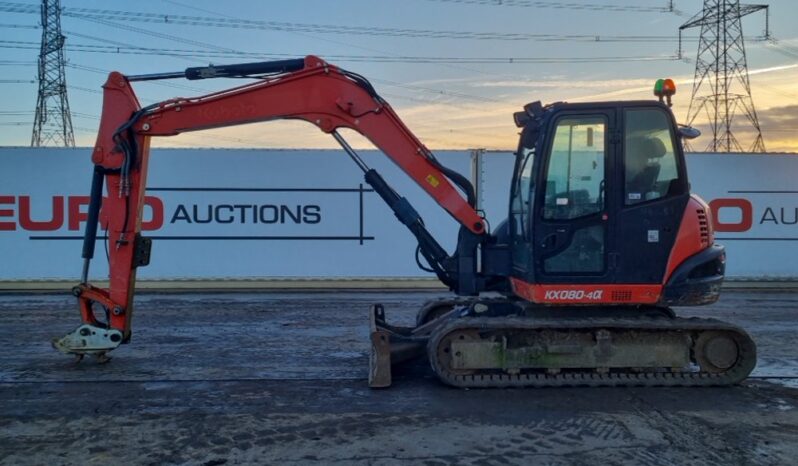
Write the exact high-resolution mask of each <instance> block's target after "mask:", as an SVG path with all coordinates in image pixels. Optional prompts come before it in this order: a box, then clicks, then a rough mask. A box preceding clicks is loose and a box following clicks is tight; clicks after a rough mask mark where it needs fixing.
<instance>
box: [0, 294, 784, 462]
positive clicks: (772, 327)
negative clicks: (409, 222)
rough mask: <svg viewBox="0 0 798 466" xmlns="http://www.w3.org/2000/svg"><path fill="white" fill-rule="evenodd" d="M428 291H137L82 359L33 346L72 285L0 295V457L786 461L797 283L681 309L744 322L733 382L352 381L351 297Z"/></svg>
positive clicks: (389, 299) (357, 353)
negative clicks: (746, 351)
mask: <svg viewBox="0 0 798 466" xmlns="http://www.w3.org/2000/svg"><path fill="white" fill-rule="evenodd" d="M439 296H440V294H439V293H426V292H396V291H392V292H385V293H375V292H369V293H358V292H314V293H307V292H297V293H224V294H197V293H195V294H179V295H178V294H141V295H139V296H138V297H137V303H136V305H137V309H136V312H135V315H134V332H135V333H134V337H133V341H132V342H131V344H130V345H125V346H123V347H121V348H120V349H118V350H116V351H115V352H114V353H113V360H112V361H111V362H110V363H108V364H105V365H98V364H96V363H94V362H93V361H89V360H86V361H84V362H82V363H80V364H75V363H73V362H72V360H71V359H69V358H68V357H65V356H63V355H60V354H58V353H56V352H55V351H53V350H52V349H51V348H50V345H49V340H50V338H51V337H53V336H56V335H60V334H63V333H66V332H67V331H69V330H71V329H72V328H74V327H75V326H76V325H77V324H78V315H77V309H76V306H75V303H74V298H71V297H70V296H68V295H66V294H64V295H0V345H2V347H4V348H6V350H5V351H3V353H2V355H0V463H2V464H9V465H21V464H48V465H50V464H74V465H90V464H198V465H221V464H251V463H258V464H277V463H279V464H306V463H322V464H335V463H341V464H399V463H406V462H412V463H414V464H454V463H456V464H486V465H487V464H545V465H582V464H584V465H593V464H605V465H612V464H632V465H648V464H652V465H653V464H657V465H660V464H673V465H680V466H681V465H685V464H702V465H713V464H717V465H730V464H731V465H733V464H746V465H749V464H750V465H771V464H795V462H796V458H798V409H797V408H798V355H797V354H796V348H797V347H798V346H797V345H796V343H797V342H798V331H796V330H798V324H796V322H798V318H796V317H798V294H796V293H788V292H753V291H751V292H744V291H728V292H726V293H725V294H724V296H723V297H722V299H721V301H720V302H719V303H717V304H715V305H713V306H710V307H705V308H693V309H683V310H678V313H679V314H680V315H684V316H688V315H702V316H712V317H718V318H720V319H722V320H726V321H730V322H733V323H736V324H738V325H740V326H742V327H744V328H746V329H747V330H748V331H749V332H750V333H751V335H752V336H753V337H754V339H755V340H756V342H757V344H758V347H759V356H760V357H759V365H758V367H757V369H756V371H755V372H754V374H753V376H752V377H751V378H750V379H748V380H747V381H746V382H745V383H743V384H742V385H741V386H737V387H730V388H697V389H685V388H679V389H665V388H655V389H643V388H628V389H610V388H599V389H588V388H570V389H536V390H535V389H528V390H457V389H452V388H449V387H446V386H443V385H441V384H440V383H439V382H438V381H437V379H435V377H434V375H433V374H432V373H431V372H430V371H429V370H428V369H427V368H426V367H424V366H416V367H413V368H411V369H409V370H407V371H405V372H404V373H403V374H400V375H399V376H398V377H396V379H395V383H394V386H393V387H392V388H391V389H388V390H369V389H368V388H367V384H366V373H367V366H368V360H367V351H368V343H367V341H368V340H367V334H368V329H367V320H366V316H367V310H368V307H369V305H370V304H372V303H375V302H382V303H384V304H385V306H386V312H387V314H388V319H389V320H390V321H392V322H398V323H405V324H409V323H410V322H411V321H412V319H413V317H414V315H415V312H416V309H418V307H419V306H420V305H421V303H423V302H424V301H426V300H428V299H432V298H435V297H439Z"/></svg>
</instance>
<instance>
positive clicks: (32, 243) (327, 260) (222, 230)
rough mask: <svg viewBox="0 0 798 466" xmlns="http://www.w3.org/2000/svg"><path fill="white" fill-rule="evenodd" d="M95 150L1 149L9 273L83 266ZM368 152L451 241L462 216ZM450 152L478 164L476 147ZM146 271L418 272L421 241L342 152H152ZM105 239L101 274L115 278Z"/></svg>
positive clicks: (179, 274)
mask: <svg viewBox="0 0 798 466" xmlns="http://www.w3.org/2000/svg"><path fill="white" fill-rule="evenodd" d="M89 154H90V151H89V150H88V149H74V150H67V149H59V150H53V149H24V148H13V149H2V150H0V254H2V257H3V258H4V259H3V265H2V267H0V280H41V279H69V278H75V277H77V276H79V273H80V267H81V259H80V253H81V244H82V243H81V238H82V235H83V229H84V226H85V217H86V214H85V212H86V210H87V204H88V198H87V194H88V191H89V186H90V180H91V162H90V160H89ZM363 157H364V159H365V160H366V162H367V163H368V164H369V165H370V166H372V167H374V168H376V169H378V170H379V171H380V172H381V173H383V175H384V177H385V178H386V179H387V180H388V182H389V183H391V184H392V185H393V186H394V188H395V189H396V190H397V191H398V192H400V193H402V194H404V195H406V196H408V197H409V198H411V199H412V200H413V203H414V204H415V206H416V209H417V210H418V211H419V212H420V213H421V215H422V216H424V218H426V219H427V220H428V222H429V225H430V230H431V231H432V232H433V234H434V235H435V236H436V237H437V238H440V239H441V241H442V243H443V245H444V247H446V248H448V249H449V250H451V249H452V248H453V247H454V241H455V239H456V237H457V224H456V222H455V221H454V220H453V219H452V218H451V217H450V216H449V215H448V214H447V213H446V212H445V211H443V210H442V209H441V208H440V207H438V206H437V205H436V204H435V203H434V202H433V201H432V200H431V199H430V198H429V197H427V196H426V195H425V194H424V192H423V191H422V190H421V188H419V187H418V186H416V185H415V183H413V181H412V180H410V179H409V178H408V177H407V176H405V175H404V174H403V173H401V171H400V170H399V169H398V168H397V167H396V166H395V165H393V163H392V162H391V161H390V160H389V159H387V158H386V157H385V156H384V155H382V154H381V153H379V152H376V151H365V152H364V153H363ZM438 157H439V158H440V160H441V162H442V163H444V164H446V165H447V166H450V167H452V168H454V169H456V170H458V171H461V172H463V173H466V174H467V173H468V168H469V158H468V153H467V152H442V153H439V154H438ZM143 229H144V230H145V231H144V235H145V236H149V237H152V238H153V248H152V260H151V263H150V265H149V266H147V267H143V268H140V269H139V273H138V276H139V278H142V279H174V278H263V277H380V276H391V277H418V276H425V275H426V274H425V273H424V272H420V271H419V270H418V267H417V266H416V264H415V260H414V253H415V246H416V244H415V240H414V238H413V237H412V235H411V234H410V233H409V232H408V231H407V230H406V229H405V227H404V226H403V225H402V224H400V223H399V222H398V221H397V220H396V218H395V217H394V215H393V213H392V212H391V211H390V209H388V207H387V206H385V204H384V203H383V202H382V200H381V199H380V198H379V196H377V194H376V193H374V192H373V191H372V190H371V189H369V187H368V186H367V185H365V186H364V182H363V175H362V173H361V172H360V170H359V169H358V168H357V166H356V165H355V164H354V163H352V161H351V160H350V159H349V158H348V157H347V156H346V155H345V154H344V153H343V152H341V151H320V150H314V151H303V150H286V151H279V150H277V151H275V150H224V149H218V150H216V149H214V150H153V151H152V155H151V159H150V173H149V179H148V189H147V199H146V208H145V211H144V224H143ZM102 243H103V242H99V243H98V246H97V251H96V254H95V260H94V261H93V262H92V269H91V270H92V274H91V275H92V276H93V277H95V278H104V277H106V276H107V262H106V258H105V252H104V245H103V244H102Z"/></svg>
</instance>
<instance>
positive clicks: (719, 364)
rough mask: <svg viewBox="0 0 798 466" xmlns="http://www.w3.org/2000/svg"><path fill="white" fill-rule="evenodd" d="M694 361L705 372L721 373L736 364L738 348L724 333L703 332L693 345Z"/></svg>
mask: <svg viewBox="0 0 798 466" xmlns="http://www.w3.org/2000/svg"><path fill="white" fill-rule="evenodd" d="M694 351H695V353H694V354H695V360H696V362H697V363H698V365H699V366H701V369H702V370H704V371H707V372H712V373H719V372H723V371H725V370H727V369H729V368H730V367H732V366H734V365H735V364H736V363H737V359H738V358H739V356H740V348H739V346H738V345H737V342H736V341H735V339H734V337H733V336H732V335H730V334H728V333H726V332H717V331H716V332H704V333H702V334H701V335H700V336H699V337H698V340H696V343H695V350H694Z"/></svg>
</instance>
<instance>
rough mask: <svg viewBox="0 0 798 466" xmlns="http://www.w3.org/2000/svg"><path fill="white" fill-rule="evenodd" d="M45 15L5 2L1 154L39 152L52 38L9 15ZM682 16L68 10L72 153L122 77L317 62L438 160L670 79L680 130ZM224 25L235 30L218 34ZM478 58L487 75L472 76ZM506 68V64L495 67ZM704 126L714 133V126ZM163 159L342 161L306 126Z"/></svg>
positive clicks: (662, 7) (792, 121) (437, 7)
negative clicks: (385, 109)
mask: <svg viewBox="0 0 798 466" xmlns="http://www.w3.org/2000/svg"><path fill="white" fill-rule="evenodd" d="M39 3H40V2H38V1H31V0H17V1H16V2H0V11H3V13H2V19H0V34H2V38H0V70H2V71H3V72H4V77H3V79H0V99H1V100H0V101H2V102H3V105H2V109H0V146H27V145H29V144H30V139H31V131H32V122H33V119H34V110H35V107H36V93H37V85H36V79H37V76H36V73H37V69H36V59H37V55H38V48H39V46H38V43H39V41H40V39H41V29H38V28H37V24H38V22H39V17H38V15H37V14H30V13H14V12H11V11H10V10H20V8H18V6H19V5H20V4H27V5H33V6H38V5H39ZM669 3H670V2H668V1H665V0H640V1H634V0H589V1H581V2H580V1H576V0H571V1H568V2H553V1H532V0H503V1H502V0H403V1H398V0H395V1H387V0H260V1H256V0H238V1H235V0H229V1H226V2H220V1H210V0H157V1H156V0H142V1H138V2H122V1H109V0H104V1H97V0H62V6H63V7H64V8H65V16H63V17H62V29H63V34H64V36H66V49H65V55H66V60H67V68H66V79H67V85H68V96H69V104H70V107H71V111H72V121H73V126H74V131H75V140H76V144H77V145H78V146H92V145H93V144H94V139H95V137H96V130H97V127H98V125H99V114H100V110H101V105H102V95H101V93H100V92H99V91H100V89H101V86H102V84H103V82H104V81H105V76H106V75H107V73H108V72H109V71H111V70H116V71H120V72H122V73H123V74H130V75H133V74H146V73H158V72H168V71H182V70H183V69H185V68H187V67H193V66H203V65H207V64H211V63H212V64H223V63H240V62H247V61H261V60H270V59H281V58H289V57H302V56H304V55H308V54H313V55H319V56H321V57H322V58H324V59H326V60H327V61H329V62H331V63H334V64H337V65H339V66H341V67H342V68H346V69H348V70H351V71H354V72H357V73H359V74H361V75H363V76H365V77H367V78H368V79H369V80H370V81H371V82H372V83H373V84H374V86H375V88H376V89H377V91H378V92H379V93H380V94H381V95H382V96H383V97H384V98H385V99H386V100H387V101H389V102H390V103H391V105H392V106H393V107H394V109H395V110H396V111H397V113H398V114H399V116H400V117H401V118H402V119H403V120H404V121H405V123H406V124H407V126H408V127H409V128H410V129H411V130H412V131H413V132H415V133H416V135H417V136H418V137H419V138H420V139H421V140H422V142H424V143H425V144H426V145H427V146H428V147H430V148H431V149H472V148H487V149H501V150H506V149H514V148H515V147H516V145H517V132H518V130H517V128H516V127H515V125H514V124H513V119H512V114H513V112H515V111H519V110H521V108H522V107H523V105H524V104H526V103H528V102H531V101H535V100H540V101H542V102H544V103H550V102H555V101H571V102H583V101H591V100H594V101H601V100H625V99H650V98H653V96H652V89H653V85H654V82H655V81H656V80H657V79H658V78H665V77H671V78H673V79H674V80H675V81H676V83H677V87H678V92H677V95H676V96H675V98H674V107H673V109H674V113H675V114H676V117H677V120H679V121H680V122H685V120H686V118H687V112H688V107H689V104H690V94H691V88H692V83H693V75H694V70H695V58H696V53H697V49H698V42H697V36H698V33H699V30H698V29H692V30H687V31H685V40H684V42H683V57H682V58H681V59H680V58H679V57H678V56H677V52H678V48H679V45H678V28H679V26H680V25H681V24H683V23H685V22H686V21H687V20H688V19H690V17H692V16H693V15H694V14H695V13H697V12H698V11H699V10H700V9H701V5H702V2H701V1H698V0H676V1H674V2H673V7H674V8H673V10H672V11H670V10H669V8H668V5H669ZM769 4H770V34H771V36H772V38H773V40H771V41H766V40H763V39H762V37H763V34H764V29H765V14H764V13H763V12H758V13H754V14H752V15H750V16H748V17H746V18H744V20H743V30H744V32H745V35H746V50H747V57H748V66H749V70H750V82H751V90H752V94H753V98H754V103H755V108H756V111H757V114H758V116H759V121H760V124H761V127H762V132H763V136H764V139H765V146H766V147H767V150H768V151H770V152H798V134H796V130H798V26H796V25H795V24H796V21H795V19H796V18H798V2H795V1H790V0H773V1H771V2H769ZM23 10H24V8H23ZM100 10H106V12H105V13H98V12H99V11H100ZM108 11H111V12H112V13H108ZM119 12H122V13H119ZM138 13H154V14H156V15H161V16H156V17H153V16H152V15H150V16H147V15H144V16H142V15H140V14H138ZM98 14H104V15H106V16H105V17H98ZM109 14H110V15H111V16H112V17H113V19H109V16H108V15H109ZM170 17H171V19H170ZM187 17H194V19H189V18H187ZM153 18H154V19H153ZM144 19H147V21H143V20H144ZM242 19H243V20H253V21H260V22H262V23H258V24H251V25H250V26H248V27H246V28H244V27H241V25H242V23H241V22H240V21H236V20H242ZM223 21H227V23H225V24H227V25H228V26H229V25H231V24H232V25H237V26H238V27H227V26H225V27H223V26H219V25H218V24H220V22H223ZM186 22H190V23H194V24H183V23H186ZM209 24H216V25H215V26H214V25H209ZM629 36H633V37H629ZM242 53H246V55H245V56H244V55H242ZM398 57H413V58H412V59H410V60H408V59H406V58H398ZM465 58H467V59H477V60H476V61H477V62H468V63H464V60H463V59H465ZM453 59H454V60H453ZM497 59H500V61H501V62H500V63H499V62H492V63H484V61H486V60H493V61H499V60H497ZM510 59H512V60H510ZM511 61H512V62H511ZM240 84H241V81H240V80H235V81H231V80H221V79H217V80H206V81H192V82H188V81H184V80H172V81H161V82H157V83H146V82H141V83H135V90H136V93H137V95H138V96H139V99H140V101H141V102H142V104H145V105H146V104H149V103H153V102H157V101H160V100H165V99H168V98H172V97H177V96H180V97H192V96H197V95H202V94H205V93H208V92H211V91H214V90H218V89H223V88H227V87H232V86H237V85H240ZM743 119H744V117H742V116H738V117H737V120H736V121H740V122H741V123H743ZM697 126H699V127H702V124H701V119H699V120H697ZM345 135H346V136H347V138H348V139H350V142H351V143H352V144H353V145H354V146H355V147H358V148H365V147H371V146H370V144H369V143H368V141H366V140H365V139H363V138H361V137H359V136H358V135H356V134H354V133H350V132H347V133H345ZM736 135H737V136H738V139H740V142H741V144H742V145H743V147H746V148H747V147H748V146H750V144H751V142H752V141H753V140H752V139H751V138H752V134H751V132H750V130H748V129H747V125H743V126H741V127H740V128H739V129H738V130H736ZM708 142H709V141H708V139H707V137H706V136H705V137H702V138H701V139H699V140H697V141H696V142H695V144H694V146H695V147H696V148H697V149H703V147H704V146H705V145H706V144H707V143H708ZM153 146H154V147H247V148H333V147H338V146H337V144H336V142H335V141H334V140H332V139H331V138H330V136H328V135H326V134H323V133H322V132H320V131H319V130H318V129H316V128H315V127H313V126H311V125H310V124H308V123H304V122H297V121H292V122H288V121H274V122H264V123H256V124H250V125H244V126H238V127H232V128H222V129H215V130H209V131H203V132H195V133H186V134H182V135H179V136H174V137H169V138H157V139H155V140H154V141H153Z"/></svg>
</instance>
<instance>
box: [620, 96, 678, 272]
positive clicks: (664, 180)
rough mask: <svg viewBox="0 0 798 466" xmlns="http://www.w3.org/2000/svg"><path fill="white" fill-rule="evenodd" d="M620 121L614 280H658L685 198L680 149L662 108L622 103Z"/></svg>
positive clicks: (669, 115) (670, 118)
mask: <svg viewBox="0 0 798 466" xmlns="http://www.w3.org/2000/svg"><path fill="white" fill-rule="evenodd" d="M619 120H620V121H619V123H620V125H621V126H622V127H623V142H622V145H621V150H619V153H618V160H619V162H620V163H619V164H618V173H617V176H618V177H619V179H622V180H623V181H622V182H621V183H619V185H620V186H619V188H621V189H622V192H621V193H620V194H621V196H620V199H619V203H618V204H619V207H620V208H619V212H618V215H617V222H618V231H617V237H618V238H620V239H621V241H619V244H618V250H617V252H618V261H617V262H618V267H617V270H616V272H615V278H616V280H617V282H618V283H629V284H633V283H639V284H655V283H661V282H662V281H663V279H664V274H665V270H666V268H667V264H668V258H669V257H670V253H671V250H672V249H673V247H674V244H675V242H676V236H677V234H678V232H679V225H680V223H681V220H682V216H683V215H684V210H685V207H686V206H687V202H688V200H689V198H690V192H689V191H690V190H689V186H688V183H687V172H686V170H685V164H684V153H683V150H682V146H681V142H680V141H679V140H678V139H677V137H676V134H675V133H676V131H675V129H676V122H675V121H674V119H673V114H672V113H671V112H670V110H669V109H668V108H667V107H664V106H663V105H657V104H648V105H634V106H627V107H626V108H624V109H623V110H622V111H621V112H620V115H619Z"/></svg>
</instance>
